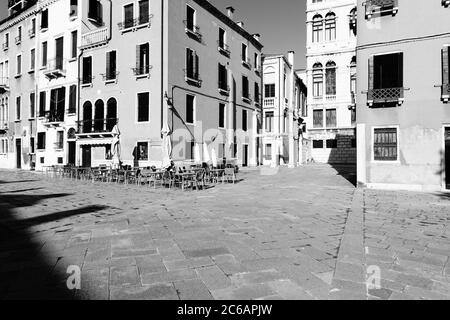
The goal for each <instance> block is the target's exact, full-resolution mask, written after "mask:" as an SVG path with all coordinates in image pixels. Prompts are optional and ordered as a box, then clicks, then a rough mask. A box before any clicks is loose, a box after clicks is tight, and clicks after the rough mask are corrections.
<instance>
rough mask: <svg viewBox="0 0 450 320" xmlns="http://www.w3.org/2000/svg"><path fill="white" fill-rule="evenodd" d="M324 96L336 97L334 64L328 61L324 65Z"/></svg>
mask: <svg viewBox="0 0 450 320" xmlns="http://www.w3.org/2000/svg"><path fill="white" fill-rule="evenodd" d="M325 77H326V95H327V96H334V95H336V63H334V62H333V61H330V62H328V63H327V65H326V71H325Z"/></svg>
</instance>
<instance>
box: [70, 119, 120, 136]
mask: <svg viewBox="0 0 450 320" xmlns="http://www.w3.org/2000/svg"><path fill="white" fill-rule="evenodd" d="M118 121H119V119H117V118H104V119H88V120H81V121H78V122H77V124H78V134H87V133H109V132H111V131H112V130H113V128H114V126H115V125H116V124H117V122H118Z"/></svg>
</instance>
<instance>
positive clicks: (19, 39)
mask: <svg viewBox="0 0 450 320" xmlns="http://www.w3.org/2000/svg"><path fill="white" fill-rule="evenodd" d="M15 40H16V44H20V43H21V42H22V36H17V37H16V39H15Z"/></svg>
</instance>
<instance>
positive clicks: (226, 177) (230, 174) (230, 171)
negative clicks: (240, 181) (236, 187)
mask: <svg viewBox="0 0 450 320" xmlns="http://www.w3.org/2000/svg"><path fill="white" fill-rule="evenodd" d="M222 179H223V181H227V182H230V181H232V182H233V184H234V183H235V182H236V173H235V171H234V168H225V172H224V174H223V177H222Z"/></svg>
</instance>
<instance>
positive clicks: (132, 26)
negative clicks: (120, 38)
mask: <svg viewBox="0 0 450 320" xmlns="http://www.w3.org/2000/svg"><path fill="white" fill-rule="evenodd" d="M152 18H153V14H148V15H141V16H139V18H135V19H125V20H124V21H122V22H119V23H118V24H117V26H118V27H119V30H120V31H122V33H124V32H127V31H136V30H137V29H140V28H145V27H148V28H150V27H151V25H152V22H151V20H152Z"/></svg>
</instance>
